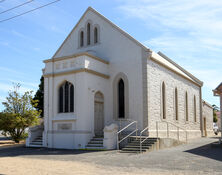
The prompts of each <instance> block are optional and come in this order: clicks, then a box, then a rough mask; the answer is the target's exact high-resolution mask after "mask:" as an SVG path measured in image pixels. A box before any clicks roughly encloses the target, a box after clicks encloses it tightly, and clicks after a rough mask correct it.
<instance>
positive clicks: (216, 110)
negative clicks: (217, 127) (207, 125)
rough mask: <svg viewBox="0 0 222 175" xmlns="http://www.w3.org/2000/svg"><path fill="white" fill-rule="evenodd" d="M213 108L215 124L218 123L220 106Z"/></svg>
mask: <svg viewBox="0 0 222 175" xmlns="http://www.w3.org/2000/svg"><path fill="white" fill-rule="evenodd" d="M212 107H213V122H215V123H216V122H217V120H218V119H217V114H216V112H218V111H219V108H218V106H217V105H215V104H214V105H212Z"/></svg>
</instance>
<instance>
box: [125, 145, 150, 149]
mask: <svg viewBox="0 0 222 175" xmlns="http://www.w3.org/2000/svg"><path fill="white" fill-rule="evenodd" d="M124 148H140V146H139V145H138V146H137V145H127V146H126V147H124ZM142 148H143V149H150V148H152V145H149V146H142Z"/></svg>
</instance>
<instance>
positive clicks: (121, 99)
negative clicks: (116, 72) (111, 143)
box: [118, 79, 125, 118]
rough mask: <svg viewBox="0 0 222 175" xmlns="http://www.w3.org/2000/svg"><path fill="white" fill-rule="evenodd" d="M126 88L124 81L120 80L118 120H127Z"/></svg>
mask: <svg viewBox="0 0 222 175" xmlns="http://www.w3.org/2000/svg"><path fill="white" fill-rule="evenodd" d="M124 92H125V88H124V81H123V79H120V80H119V82H118V118H125V95H124Z"/></svg>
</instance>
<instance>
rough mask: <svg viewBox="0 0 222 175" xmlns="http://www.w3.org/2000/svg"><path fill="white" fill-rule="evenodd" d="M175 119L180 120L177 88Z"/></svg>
mask: <svg viewBox="0 0 222 175" xmlns="http://www.w3.org/2000/svg"><path fill="white" fill-rule="evenodd" d="M175 118H176V120H178V92H177V88H175Z"/></svg>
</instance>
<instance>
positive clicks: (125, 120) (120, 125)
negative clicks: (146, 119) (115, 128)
mask: <svg viewBox="0 0 222 175" xmlns="http://www.w3.org/2000/svg"><path fill="white" fill-rule="evenodd" d="M118 121H119V128H120V129H121V127H122V123H123V122H131V121H134V120H132V119H130V118H128V119H118Z"/></svg>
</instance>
